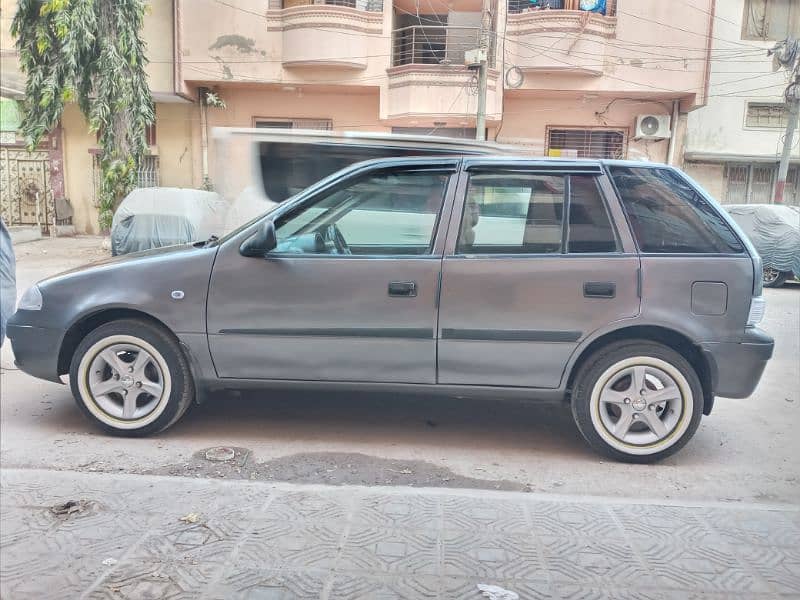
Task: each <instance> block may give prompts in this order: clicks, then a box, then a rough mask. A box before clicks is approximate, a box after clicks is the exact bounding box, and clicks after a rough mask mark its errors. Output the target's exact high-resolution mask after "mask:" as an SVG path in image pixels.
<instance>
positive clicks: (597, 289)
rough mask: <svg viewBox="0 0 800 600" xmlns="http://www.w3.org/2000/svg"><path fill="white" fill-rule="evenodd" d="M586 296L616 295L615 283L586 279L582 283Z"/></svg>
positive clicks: (605, 296) (603, 296)
mask: <svg viewBox="0 0 800 600" xmlns="http://www.w3.org/2000/svg"><path fill="white" fill-rule="evenodd" d="M583 295H584V296H585V297H586V298H613V297H615V296H616V295H617V285H616V284H615V283H612V282H611V281H587V282H585V283H584V284H583Z"/></svg>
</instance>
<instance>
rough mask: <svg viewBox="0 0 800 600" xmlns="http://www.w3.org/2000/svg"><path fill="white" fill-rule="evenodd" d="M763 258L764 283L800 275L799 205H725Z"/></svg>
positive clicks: (768, 284) (777, 283) (770, 284)
mask: <svg viewBox="0 0 800 600" xmlns="http://www.w3.org/2000/svg"><path fill="white" fill-rule="evenodd" d="M725 208H726V209H727V210H728V212H729V213H730V215H731V216H732V217H733V220H734V221H736V222H737V223H738V224H739V227H741V228H742V229H743V230H744V232H745V233H746V234H747V236H748V237H749V238H750V240H751V241H752V242H753V245H754V246H755V247H756V250H758V253H759V254H760V255H761V260H762V261H763V262H764V285H765V286H766V287H780V286H782V285H783V284H784V282H785V281H786V280H787V279H792V278H793V277H799V276H800V208H798V207H796V206H786V205H775V204H731V205H727V206H725Z"/></svg>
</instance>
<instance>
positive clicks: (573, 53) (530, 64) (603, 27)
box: [506, 0, 617, 77]
mask: <svg viewBox="0 0 800 600" xmlns="http://www.w3.org/2000/svg"><path fill="white" fill-rule="evenodd" d="M543 3H544V1H543V0H542V2H540V4H543ZM577 4H578V2H577V1H575V2H572V1H571V0H549V5H550V8H535V7H533V8H531V6H530V5H531V3H530V2H528V1H527V0H525V1H524V2H523V0H509V4H508V10H509V15H508V26H507V29H506V36H507V38H506V39H507V52H508V53H509V54H510V55H511V56H513V57H514V63H515V66H516V67H518V68H519V69H520V70H521V71H522V72H523V73H526V72H534V73H535V72H539V73H562V74H567V75H584V76H594V77H597V76H601V75H603V73H604V69H605V62H606V51H607V47H608V42H609V40H611V39H613V38H615V37H616V31H617V19H616V17H614V16H612V15H613V14H615V12H616V11H615V5H616V3H615V2H609V3H607V5H606V14H600V13H594V12H588V11H582V10H572V8H573V7H574V8H577Z"/></svg>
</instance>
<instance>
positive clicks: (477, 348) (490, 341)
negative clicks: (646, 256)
mask: <svg viewBox="0 0 800 600" xmlns="http://www.w3.org/2000/svg"><path fill="white" fill-rule="evenodd" d="M611 193H613V192H612V190H611V187H610V184H609V182H608V180H607V179H606V178H605V176H604V175H603V173H602V171H601V169H600V167H599V165H597V164H595V163H587V164H585V165H581V164H577V165H571V166H567V165H562V166H561V167H558V166H554V165H553V164H552V163H548V164H541V163H540V164H538V165H537V164H526V165H519V164H511V165H508V166H503V165H498V164H497V163H496V162H495V163H492V162H486V161H484V162H481V161H479V160H475V161H472V162H469V163H468V168H467V169H466V170H465V171H464V172H463V173H462V174H461V176H460V178H459V187H458V191H457V199H458V200H457V204H456V206H455V208H454V212H453V217H452V219H451V223H450V230H449V233H448V241H447V248H446V253H445V258H444V261H443V269H442V294H441V308H440V316H439V330H438V334H439V346H438V381H439V383H443V384H462V385H498V386H521V387H536V388H556V387H558V386H559V384H560V382H561V378H562V375H563V372H564V369H565V366H566V363H567V361H568V359H569V357H570V355H571V354H572V352H573V351H574V350H575V348H576V347H577V345H578V344H579V343H580V342H581V340H583V339H584V338H585V337H586V336H588V335H589V334H591V333H592V332H593V331H594V330H596V329H598V328H600V327H604V326H606V325H608V324H609V323H611V322H613V321H617V320H621V319H627V318H632V317H635V316H636V315H637V314H638V312H639V294H638V289H637V287H638V286H637V283H638V268H639V259H638V256H637V254H636V253H635V252H634V248H633V242H632V240H631V239H630V236H629V234H628V232H627V230H624V229H623V230H622V231H620V232H618V231H617V229H616V228H615V227H614V226H613V224H612V222H613V219H612V218H611V216H612V212H611V211H613V214H614V216H615V218H618V219H623V218H624V217H623V216H622V214H621V212H620V209H619V206H618V204H617V203H616V202H614V203H608V202H607V201H606V196H607V195H610V194H611ZM458 202H460V206H459V204H458Z"/></svg>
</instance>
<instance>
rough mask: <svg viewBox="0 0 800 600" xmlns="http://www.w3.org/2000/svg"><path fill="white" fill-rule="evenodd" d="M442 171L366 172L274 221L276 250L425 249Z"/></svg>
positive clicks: (360, 251) (441, 194)
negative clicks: (359, 177) (370, 173)
mask: <svg viewBox="0 0 800 600" xmlns="http://www.w3.org/2000/svg"><path fill="white" fill-rule="evenodd" d="M447 179H448V175H447V174H445V173H430V172H396V171H395V172H389V173H380V174H374V175H369V176H367V177H364V178H362V179H359V180H358V181H356V182H355V183H351V184H350V185H347V186H345V187H343V188H340V189H338V190H336V191H334V192H332V193H330V194H328V195H326V196H324V197H321V198H319V199H317V200H316V201H315V202H313V203H312V204H310V205H306V206H304V207H303V208H302V209H300V210H299V211H297V212H294V213H292V214H290V215H288V216H286V217H284V218H282V219H280V220H279V221H278V222H277V223H276V234H277V237H278V246H277V248H276V249H275V251H276V252H283V253H293V254H354V255H359V254H360V255H406V254H411V255H414V254H427V253H429V252H430V249H431V245H432V243H433V237H434V233H435V231H436V223H437V220H438V217H439V213H440V211H441V209H442V203H443V200H444V191H445V187H446V185H447Z"/></svg>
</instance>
